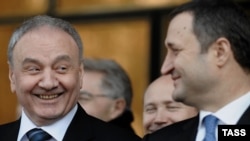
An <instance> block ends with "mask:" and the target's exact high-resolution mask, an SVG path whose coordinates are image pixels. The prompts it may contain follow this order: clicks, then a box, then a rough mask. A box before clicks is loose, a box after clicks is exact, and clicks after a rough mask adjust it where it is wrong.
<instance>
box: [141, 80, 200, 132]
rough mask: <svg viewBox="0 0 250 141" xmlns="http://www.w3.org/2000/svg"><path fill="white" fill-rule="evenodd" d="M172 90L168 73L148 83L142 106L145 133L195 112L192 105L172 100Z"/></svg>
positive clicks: (185, 117)
mask: <svg viewBox="0 0 250 141" xmlns="http://www.w3.org/2000/svg"><path fill="white" fill-rule="evenodd" d="M173 90H174V86H173V80H172V79H171V76H170V75H165V76H161V77H159V78H158V79H157V80H155V81H154V82H153V83H151V84H150V85H149V87H148V89H147V90H146V92H145V95H144V107H143V127H144V131H145V133H146V134H148V133H152V132H155V131H156V130H159V129H161V128H163V127H165V126H168V125H170V124H173V123H175V122H178V121H181V120H184V119H187V118H190V117H193V116H195V115H196V114H197V110H196V109H195V108H194V107H190V106H187V105H184V104H183V103H181V102H176V101H174V100H173V98H172V93H173Z"/></svg>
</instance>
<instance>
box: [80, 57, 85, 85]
mask: <svg viewBox="0 0 250 141" xmlns="http://www.w3.org/2000/svg"><path fill="white" fill-rule="evenodd" d="M84 73H85V71H84V64H83V61H82V63H81V65H80V68H79V77H80V78H81V79H80V89H81V88H82V85H83V83H84V82H83V77H84Z"/></svg>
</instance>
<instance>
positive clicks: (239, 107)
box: [199, 92, 250, 124]
mask: <svg viewBox="0 0 250 141" xmlns="http://www.w3.org/2000/svg"><path fill="white" fill-rule="evenodd" d="M249 99H250V92H248V93H246V94H245V95H243V96H241V97H239V98H238V99H236V100H234V101H232V102H231V103H229V104H227V105H226V106H224V107H223V108H221V109H219V110H218V111H217V112H215V113H211V112H208V111H201V112H200V117H199V118H200V119H199V123H201V121H202V119H203V118H204V117H205V116H207V115H209V114H212V115H214V116H216V117H217V118H218V119H219V120H220V122H219V124H237V122H238V121H239V119H240V117H241V116H242V115H243V113H244V112H245V111H246V109H247V108H248V106H249V104H250V103H249Z"/></svg>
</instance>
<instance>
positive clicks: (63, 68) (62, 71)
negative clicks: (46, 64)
mask: <svg viewBox="0 0 250 141" xmlns="http://www.w3.org/2000/svg"><path fill="white" fill-rule="evenodd" d="M67 70H68V68H67V67H65V66H59V67H58V68H57V71H58V72H60V73H65V72H67Z"/></svg>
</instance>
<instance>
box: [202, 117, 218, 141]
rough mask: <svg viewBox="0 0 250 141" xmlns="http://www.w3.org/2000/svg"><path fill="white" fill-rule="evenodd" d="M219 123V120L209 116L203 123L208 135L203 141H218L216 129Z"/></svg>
mask: <svg viewBox="0 0 250 141" xmlns="http://www.w3.org/2000/svg"><path fill="white" fill-rule="evenodd" d="M218 121H219V120H218V118H217V117H215V116H213V115H208V116H206V117H205V118H204V120H203V123H204V126H205V130H206V134H205V138H204V140H203V141H216V137H215V129H216V126H217V124H218Z"/></svg>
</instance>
